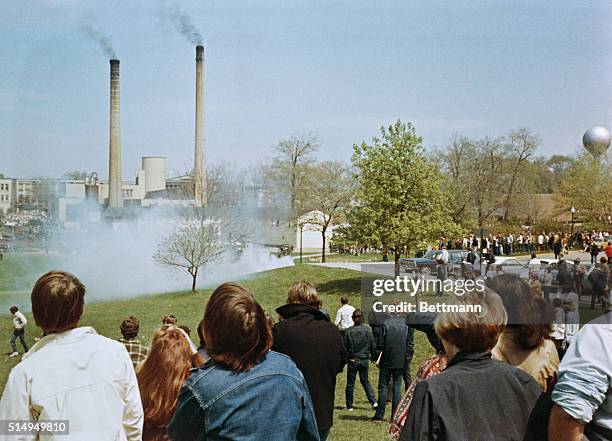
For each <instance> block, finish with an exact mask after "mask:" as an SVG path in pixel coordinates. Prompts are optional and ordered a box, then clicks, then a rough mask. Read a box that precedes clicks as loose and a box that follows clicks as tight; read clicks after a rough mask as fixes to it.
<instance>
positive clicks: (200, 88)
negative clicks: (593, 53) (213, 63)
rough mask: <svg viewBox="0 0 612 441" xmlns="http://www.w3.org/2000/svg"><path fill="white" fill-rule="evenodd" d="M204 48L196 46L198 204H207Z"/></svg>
mask: <svg viewBox="0 0 612 441" xmlns="http://www.w3.org/2000/svg"><path fill="white" fill-rule="evenodd" d="M205 143H206V135H205V130H204V46H196V105H195V158H194V164H193V181H194V196H195V200H196V204H198V205H201V204H205V203H206V168H205V161H206V159H205V157H204V145H205Z"/></svg>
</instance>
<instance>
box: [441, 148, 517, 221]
mask: <svg viewBox="0 0 612 441" xmlns="http://www.w3.org/2000/svg"><path fill="white" fill-rule="evenodd" d="M505 153H506V152H505V151H504V149H503V145H502V142H501V140H500V139H497V138H495V139H492V138H484V139H480V140H472V139H469V138H466V137H455V138H454V139H453V140H452V141H451V143H450V144H449V146H448V147H447V148H446V149H445V150H443V151H441V152H438V155H437V156H438V158H437V159H438V160H439V162H440V163H441V164H442V168H443V170H444V171H445V172H446V173H447V177H446V182H445V190H446V193H447V195H450V197H447V201H448V203H449V204H450V208H451V213H452V217H453V220H454V221H455V222H458V223H459V222H462V221H463V220H465V219H466V218H468V219H469V218H471V217H472V216H474V217H475V219H476V223H477V225H478V226H479V227H482V226H483V225H484V224H485V223H486V222H487V220H488V219H489V218H490V217H491V216H492V215H493V214H494V213H495V212H496V211H498V210H499V208H500V207H501V203H502V200H503V196H504V195H505V192H506V176H505V175H506V172H505V164H506V155H505Z"/></svg>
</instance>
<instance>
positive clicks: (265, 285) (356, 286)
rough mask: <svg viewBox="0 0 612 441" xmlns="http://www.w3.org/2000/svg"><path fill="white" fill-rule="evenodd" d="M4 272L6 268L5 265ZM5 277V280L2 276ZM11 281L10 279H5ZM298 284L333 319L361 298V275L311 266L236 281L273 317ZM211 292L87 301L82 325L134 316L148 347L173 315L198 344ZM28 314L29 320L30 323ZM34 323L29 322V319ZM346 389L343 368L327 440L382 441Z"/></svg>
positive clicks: (104, 326) (4, 361)
mask: <svg viewBox="0 0 612 441" xmlns="http://www.w3.org/2000/svg"><path fill="white" fill-rule="evenodd" d="M5 268H6V267H5ZM38 275H39V274H35V275H30V274H26V273H23V274H20V276H21V277H26V280H28V281H29V280H30V279H33V280H35V279H36V277H37V276H38ZM4 277H6V278H8V277H9V276H7V275H6V274H5V276H4ZM1 278H2V276H0V279H1ZM10 278H11V279H15V277H14V276H11V277H10ZM298 280H306V281H309V282H311V283H313V284H314V285H315V286H316V287H317V290H318V292H319V294H320V295H321V297H322V299H323V307H324V308H325V309H327V310H328V311H329V312H330V314H331V315H332V317H333V316H335V313H336V310H337V309H338V307H339V306H340V301H339V299H340V296H342V295H346V296H348V297H349V299H350V303H351V304H352V305H354V306H356V307H359V306H360V305H361V299H360V284H361V276H360V273H358V272H356V271H351V270H345V269H336V268H325V267H320V266H314V265H297V266H294V267H288V268H282V269H277V270H272V271H266V272H262V273H258V274H255V275H253V276H251V277H248V278H245V279H243V280H239V282H240V283H241V284H243V285H244V286H246V287H247V288H248V289H249V290H251V291H252V292H253V293H255V296H256V297H257V299H258V301H259V302H260V303H261V305H262V306H263V307H264V308H265V309H266V311H267V312H268V313H269V314H270V315H272V317H274V318H276V317H277V314H276V312H275V309H276V308H277V307H279V306H281V305H283V304H284V302H285V299H286V296H287V290H288V288H289V286H290V285H291V284H292V283H293V282H295V281H298ZM211 292H212V291H211V290H202V291H198V292H196V293H191V292H178V293H170V294H164V295H155V296H141V297H137V298H133V299H129V300H120V301H113V302H103V303H93V304H91V303H87V297H86V305H85V313H84V316H83V319H82V321H81V325H89V326H93V327H94V328H95V329H96V330H97V331H98V332H99V333H100V334H103V335H105V336H108V337H111V338H118V337H119V336H120V334H119V324H120V322H121V320H122V319H123V318H125V317H127V316H128V315H135V316H136V317H138V318H139V319H140V323H141V325H140V326H141V328H140V329H141V331H140V332H141V336H142V337H143V339H144V341H145V342H146V343H147V344H148V343H149V342H150V338H151V335H152V334H153V332H154V330H155V329H156V328H157V327H158V326H159V324H160V322H161V318H162V317H163V316H164V315H166V314H174V315H175V316H176V317H177V318H178V320H179V324H181V325H186V326H188V327H189V328H191V330H192V333H191V334H192V338H193V339H194V340H195V341H197V331H196V328H197V325H198V323H199V321H200V319H201V318H202V315H203V312H204V306H205V304H206V302H207V300H208V298H209V296H210V294H211ZM31 318H32V317H31V315H28V319H31ZM32 323H33V321H32ZM10 332H11V321H10V318H9V316H8V312H7V315H2V316H1V319H0V335H1V336H3V337H2V338H4V339H5V341H6V343H5V348H6V351H2V353H3V354H4V353H7V352H9V351H10V346H9V343H8V338H9V335H10ZM39 334H40V330H39V329H37V328H36V327H35V326H34V325H29V326H28V327H27V338H28V343H32V342H33V338H34V337H35V336H37V335H39ZM416 338H417V340H416V354H415V359H414V361H413V364H412V369H413V373H414V370H415V369H416V368H417V367H418V364H419V363H420V362H421V361H422V360H423V359H424V358H425V357H427V356H429V355H430V354H431V353H432V349H431V347H430V346H429V344H428V343H427V340H426V339H425V338H424V336H423V335H422V334H421V333H417V337H416ZM17 362H18V360H16V359H15V358H8V356H3V357H1V358H0V389H4V383H5V381H6V378H7V376H8V374H9V371H10V369H11V368H12V367H13V366H14V365H15V364H17ZM377 375H378V370H377V369H376V368H375V367H374V366H371V369H370V381H371V383H372V386H373V387H374V389H375V390H376V388H377V384H378V379H377ZM345 385H346V370H345V372H343V373H342V374H340V375H338V384H337V387H336V411H335V414H334V427H333V429H332V432H331V435H330V440H333V441H353V440H355V439H363V440H383V439H386V435H385V434H386V429H387V424H382V425H375V424H372V423H369V422H368V419H369V418H370V417H371V416H373V414H374V412H373V411H372V410H371V409H370V406H369V403H368V402H367V400H366V398H365V394H364V392H363V390H362V388H361V385H360V384H359V382H357V384H356V387H355V404H354V407H355V411H354V412H347V411H345V410H342V408H343V407H344V388H345ZM390 413H391V409H390V407H388V408H387V415H386V416H387V419H389V416H390Z"/></svg>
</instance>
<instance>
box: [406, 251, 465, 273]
mask: <svg viewBox="0 0 612 441" xmlns="http://www.w3.org/2000/svg"><path fill="white" fill-rule="evenodd" d="M468 253H469V251H467V250H448V255H449V261H448V264H449V266H450V267H451V268H449V273H453V272H454V269H453V268H454V266H455V265H458V266H460V265H461V262H462V260H463V259H465V258H467V255H468ZM440 254H442V250H429V251H427V252H426V253H425V254H424V255H423V257H404V258H401V259H400V260H399V264H400V271H403V272H405V273H421V274H423V275H428V274H432V273H435V272H436V265H437V264H438V259H439V258H440Z"/></svg>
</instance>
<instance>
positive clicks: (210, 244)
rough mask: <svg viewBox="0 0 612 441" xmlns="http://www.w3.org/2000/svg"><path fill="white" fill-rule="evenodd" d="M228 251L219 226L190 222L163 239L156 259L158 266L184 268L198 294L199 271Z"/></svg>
mask: <svg viewBox="0 0 612 441" xmlns="http://www.w3.org/2000/svg"><path fill="white" fill-rule="evenodd" d="M226 251H227V244H226V243H223V242H222V240H221V237H220V233H219V228H218V226H217V225H216V223H214V222H201V221H200V220H199V219H189V220H186V221H184V222H183V223H181V225H179V226H178V228H177V229H176V230H174V231H173V232H172V233H170V234H169V235H168V236H166V237H165V238H164V239H163V240H162V242H161V243H160V244H159V246H158V247H157V250H156V251H155V253H154V254H153V259H154V261H155V262H156V263H157V264H159V265H164V266H169V267H174V268H182V269H185V270H186V271H187V272H188V273H189V275H190V276H191V291H192V292H195V290H196V282H197V279H198V273H199V272H200V269H201V268H202V267H204V266H205V265H206V264H208V263H210V262H212V261H214V260H217V259H219V258H220V257H221V256H222V255H223V254H224V253H225V252H226Z"/></svg>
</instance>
